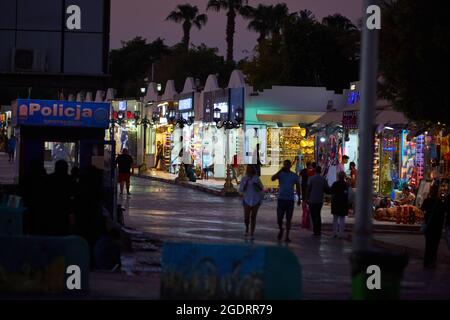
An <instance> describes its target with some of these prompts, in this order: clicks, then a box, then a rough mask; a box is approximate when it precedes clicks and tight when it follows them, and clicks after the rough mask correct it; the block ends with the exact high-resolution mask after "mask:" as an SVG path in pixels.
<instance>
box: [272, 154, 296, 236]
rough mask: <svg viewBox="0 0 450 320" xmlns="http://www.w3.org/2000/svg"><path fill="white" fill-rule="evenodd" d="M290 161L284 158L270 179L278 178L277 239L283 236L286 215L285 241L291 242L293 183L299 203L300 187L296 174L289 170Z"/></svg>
mask: <svg viewBox="0 0 450 320" xmlns="http://www.w3.org/2000/svg"><path fill="white" fill-rule="evenodd" d="M291 167H292V163H291V161H290V160H286V161H284V163H283V168H282V169H281V170H280V171H278V173H276V174H275V175H274V176H273V177H272V181H275V180H278V181H279V183H280V191H279V194H278V206H277V218H278V227H279V228H280V232H279V233H278V240H279V241H280V240H281V239H282V238H283V220H284V216H286V238H285V241H286V242H287V243H289V242H291V239H290V238H289V231H290V230H291V221H292V216H293V214H294V205H295V194H294V185H295V187H296V189H297V195H298V201H297V204H298V205H300V204H301V189H300V181H299V177H298V175H296V174H295V173H294V172H292V171H291Z"/></svg>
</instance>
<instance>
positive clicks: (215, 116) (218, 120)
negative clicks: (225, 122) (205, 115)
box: [214, 108, 221, 123]
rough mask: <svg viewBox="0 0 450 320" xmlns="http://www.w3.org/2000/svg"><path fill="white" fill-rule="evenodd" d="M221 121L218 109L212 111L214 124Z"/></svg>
mask: <svg viewBox="0 0 450 320" xmlns="http://www.w3.org/2000/svg"><path fill="white" fill-rule="evenodd" d="M220 119H221V113H220V109H219V108H215V109H214V122H216V123H218V122H220Z"/></svg>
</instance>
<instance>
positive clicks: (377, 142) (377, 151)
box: [373, 138, 381, 193]
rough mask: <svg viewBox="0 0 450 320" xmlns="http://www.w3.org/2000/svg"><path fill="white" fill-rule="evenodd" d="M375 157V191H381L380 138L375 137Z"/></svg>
mask: <svg viewBox="0 0 450 320" xmlns="http://www.w3.org/2000/svg"><path fill="white" fill-rule="evenodd" d="M374 148H375V150H374V157H373V192H374V193H378V192H380V164H381V163H380V139H379V138H376V139H375V144H374Z"/></svg>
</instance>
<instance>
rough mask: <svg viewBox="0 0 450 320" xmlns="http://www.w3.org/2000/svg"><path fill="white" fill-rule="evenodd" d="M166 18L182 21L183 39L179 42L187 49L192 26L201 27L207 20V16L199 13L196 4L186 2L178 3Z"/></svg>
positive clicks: (177, 21)
mask: <svg viewBox="0 0 450 320" xmlns="http://www.w3.org/2000/svg"><path fill="white" fill-rule="evenodd" d="M166 20H168V21H174V22H175V23H181V22H182V23H183V39H182V41H181V42H182V43H183V46H184V48H186V50H187V49H189V43H190V39H191V29H192V26H195V27H197V28H198V29H201V28H202V27H203V26H204V25H205V24H206V23H207V22H208V16H207V15H206V14H199V11H198V8H197V6H192V5H190V4H188V3H186V4H179V5H178V6H177V7H176V9H175V10H174V11H172V12H171V13H169V15H168V16H167V18H166Z"/></svg>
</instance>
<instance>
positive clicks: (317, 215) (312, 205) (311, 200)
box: [307, 166, 330, 236]
mask: <svg viewBox="0 0 450 320" xmlns="http://www.w3.org/2000/svg"><path fill="white" fill-rule="evenodd" d="M325 193H330V187H329V186H328V182H327V180H325V178H324V177H323V176H322V168H321V167H320V166H317V167H316V175H315V176H313V177H310V178H309V179H308V194H307V202H308V205H309V210H310V212H311V220H312V223H313V231H314V235H315V236H320V235H321V234H322V217H321V211H322V207H323V196H324V194H325Z"/></svg>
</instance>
